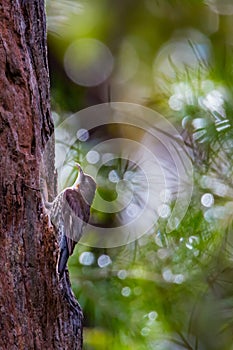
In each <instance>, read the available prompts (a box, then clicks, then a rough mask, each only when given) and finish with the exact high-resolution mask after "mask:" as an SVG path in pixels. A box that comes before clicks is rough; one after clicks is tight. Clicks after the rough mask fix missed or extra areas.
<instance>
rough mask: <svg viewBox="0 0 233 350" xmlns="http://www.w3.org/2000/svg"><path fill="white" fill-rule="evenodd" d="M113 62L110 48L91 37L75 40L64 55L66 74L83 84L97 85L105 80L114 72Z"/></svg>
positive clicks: (77, 82)
mask: <svg viewBox="0 0 233 350" xmlns="http://www.w3.org/2000/svg"><path fill="white" fill-rule="evenodd" d="M113 62H114V60H113V56H112V53H111V51H110V50H109V48H108V47H107V46H106V45H105V44H103V43H102V42H101V41H99V40H96V39H91V38H85V39H84V38H83V39H79V40H76V41H74V42H73V43H72V44H71V45H70V46H69V47H68V48H67V50H66V53H65V56H64V68H65V71H66V74H67V75H68V77H69V78H70V79H71V80H72V81H73V82H75V83H76V84H79V85H82V86H96V85H99V84H101V83H102V82H104V81H105V80H106V79H107V78H108V77H109V76H110V74H111V72H112V69H113Z"/></svg>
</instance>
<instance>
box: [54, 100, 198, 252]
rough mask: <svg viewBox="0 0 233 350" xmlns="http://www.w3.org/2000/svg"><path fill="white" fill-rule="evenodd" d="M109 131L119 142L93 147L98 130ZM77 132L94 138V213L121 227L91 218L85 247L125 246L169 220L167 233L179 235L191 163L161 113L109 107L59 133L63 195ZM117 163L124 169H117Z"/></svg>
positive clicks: (89, 161)
mask: <svg viewBox="0 0 233 350" xmlns="http://www.w3.org/2000/svg"><path fill="white" fill-rule="evenodd" d="M106 127H110V129H111V130H114V131H113V133H114V136H115V137H112V136H109V138H105V139H100V138H99V137H94V142H93V140H92V141H91V138H92V133H93V130H97V129H98V128H99V130H102V129H103V128H106ZM78 130H85V133H87V134H88V135H89V138H88V139H87V141H86V143H87V147H86V154H85V155H83V156H82V161H81V163H82V167H83V170H84V172H86V173H88V174H89V175H91V176H92V177H93V178H94V179H95V181H96V182H97V191H96V195H95V200H94V202H93V204H92V210H93V213H94V214H95V213H96V212H98V213H99V214H98V215H105V214H108V215H113V216H114V217H115V219H116V223H117V224H115V225H110V226H107V227H106V226H101V225H96V224H95V217H93V218H91V220H90V222H89V224H88V225H87V226H86V228H85V234H84V235H83V237H82V239H81V241H80V242H81V243H83V244H85V245H88V246H93V247H103V248H110V247H117V246H122V245H125V244H127V243H129V242H133V241H135V240H136V239H138V238H139V237H141V236H142V235H144V234H146V233H147V232H150V231H151V229H153V227H155V226H156V224H157V221H158V220H159V219H161V220H165V222H166V231H167V233H169V232H171V231H172V230H174V229H176V228H177V226H178V225H179V223H180V221H181V220H182V218H183V217H184V215H185V213H186V210H187V209H188V206H189V203H190V199H191V195H192V186H193V179H192V162H191V160H190V157H189V154H188V152H187V149H186V147H185V145H184V143H183V140H182V138H181V136H180V135H179V133H178V131H177V130H176V129H175V128H174V126H173V125H172V124H171V123H170V122H168V120H167V119H166V118H164V117H163V116H162V115H160V114H159V113H157V112H155V111H153V110H151V109H149V108H146V107H143V106H141V105H137V104H133V103H124V102H112V103H110V104H109V103H104V104H100V105H96V106H92V107H89V108H87V109H84V110H82V111H79V112H77V113H75V114H74V115H72V116H71V117H69V118H67V119H66V120H65V121H64V122H63V123H62V124H61V125H60V126H59V127H58V128H57V129H56V130H55V140H56V159H55V165H56V168H57V173H58V187H59V189H60V190H62V188H63V187H64V177H65V176H64V174H66V175H67V173H68V168H69V167H70V169H71V166H72V165H71V164H70V162H68V163H67V159H68V160H69V161H70V160H71V162H73V164H74V161H75V159H74V158H75V154H73V153H72V152H73V148H74V147H73V146H74V144H75V143H78V144H79V143H80V139H78V137H77V135H78V136H80V135H79V134H80V133H78ZM116 130H120V132H119V135H117V133H116ZM81 134H82V133H81ZM81 143H82V144H83V143H84V142H81ZM61 146H62V147H61ZM76 156H77V155H76ZM116 160H117V161H119V162H120V163H121V164H123V165H122V166H121V167H120V166H118V167H115V168H114V167H113V165H114V164H116ZM117 164H118V163H117ZM129 164H130V166H129ZM102 173H104V175H100V174H102ZM108 188H112V189H113V192H114V193H115V195H114V196H113V197H112V198H111V200H109V199H106V198H105V196H104V193H105V192H106V190H107V189H108ZM101 190H102V192H101ZM168 194H169V195H168ZM171 202H172V205H170V203H171Z"/></svg>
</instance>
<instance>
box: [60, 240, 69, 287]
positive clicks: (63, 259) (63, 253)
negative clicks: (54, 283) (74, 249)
mask: <svg viewBox="0 0 233 350" xmlns="http://www.w3.org/2000/svg"><path fill="white" fill-rule="evenodd" d="M68 258H69V249H68V245H67V240H66V236H64V235H63V236H62V238H61V244H60V253H59V257H58V262H57V274H58V276H59V280H61V278H62V277H63V274H64V271H65V268H66V264H67V260H68Z"/></svg>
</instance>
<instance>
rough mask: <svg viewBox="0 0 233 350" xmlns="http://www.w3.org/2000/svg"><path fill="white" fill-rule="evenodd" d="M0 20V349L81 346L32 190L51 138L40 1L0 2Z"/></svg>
mask: <svg viewBox="0 0 233 350" xmlns="http://www.w3.org/2000/svg"><path fill="white" fill-rule="evenodd" d="M0 23H1V26H0V89H1V90H0V101H1V102H0V160H1V171H0V193H1V195H0V208H1V209H0V211H1V212H0V225H1V226H0V242H1V245H0V311H1V314H0V349H1V350H2V349H24V350H25V349H40V350H41V349H81V348H82V312H81V310H80V308H79V305H78V303H77V301H76V300H75V298H74V297H73V294H72V292H71V290H70V284H69V278H68V274H67V273H66V276H65V278H64V279H63V280H62V282H60V283H59V282H58V279H57V276H56V269H55V266H56V260H57V250H58V249H57V243H56V234H55V232H54V229H53V227H51V226H50V224H49V220H48V217H47V215H46V213H45V211H44V207H43V203H42V199H41V192H40V190H39V187H40V165H41V161H42V154H43V150H44V148H45V145H46V143H47V141H48V140H49V139H51V136H52V134H53V123H52V120H51V116H50V106H49V76H48V65H47V51H46V24H45V23H46V22H45V13H44V1H43V0H37V1H36V0H24V1H23V0H21V1H20V0H2V1H1V4H0ZM53 146H54V145H52V147H51V149H50V156H49V159H47V161H46V164H45V172H46V176H47V177H49V178H50V181H51V179H52V182H51V183H52V186H51V187H50V189H49V192H50V196H54V194H55V191H54V188H55V180H54V177H55V176H54V157H53V152H54V151H53V149H54V147H53Z"/></svg>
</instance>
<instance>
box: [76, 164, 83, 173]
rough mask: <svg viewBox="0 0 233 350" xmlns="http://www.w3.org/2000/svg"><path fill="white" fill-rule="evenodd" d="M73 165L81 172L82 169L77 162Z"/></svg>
mask: <svg viewBox="0 0 233 350" xmlns="http://www.w3.org/2000/svg"><path fill="white" fill-rule="evenodd" d="M75 165H76V167H77V168H78V171H79V173H80V174H83V169H82V168H81V165H80V164H79V163H75Z"/></svg>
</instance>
